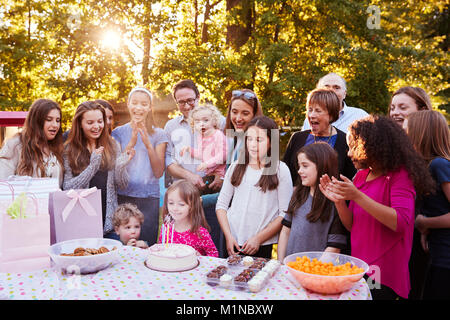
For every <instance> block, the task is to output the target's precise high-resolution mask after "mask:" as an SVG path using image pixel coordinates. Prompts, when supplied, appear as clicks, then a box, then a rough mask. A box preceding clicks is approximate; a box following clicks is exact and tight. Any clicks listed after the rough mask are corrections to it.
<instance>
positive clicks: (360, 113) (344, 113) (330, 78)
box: [302, 72, 369, 133]
mask: <svg viewBox="0 0 450 320" xmlns="http://www.w3.org/2000/svg"><path fill="white" fill-rule="evenodd" d="M316 88H328V89H331V90H333V91H334V93H336V95H337V96H338V98H339V101H340V103H341V110H340V111H339V118H338V119H337V120H336V121H335V122H333V123H332V125H333V126H334V127H336V128H338V129H339V130H341V131H344V132H345V133H347V131H348V127H349V126H350V124H351V123H352V122H353V121H355V120H359V119H361V118H364V117H366V116H368V115H369V114H368V113H367V112H366V111H364V110H363V109H360V108H355V107H349V106H347V104H346V103H345V101H344V99H345V96H346V94H347V84H346V83H345V80H344V78H342V77H341V76H340V75H338V74H336V73H333V72H332V73H328V74H327V75H325V76H323V77H322V78H320V79H319V81H318V82H317V85H316ZM310 128H311V126H310V124H309V121H308V118H305V121H304V122H303V127H302V130H308V129H310Z"/></svg>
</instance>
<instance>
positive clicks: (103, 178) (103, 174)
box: [89, 170, 108, 226]
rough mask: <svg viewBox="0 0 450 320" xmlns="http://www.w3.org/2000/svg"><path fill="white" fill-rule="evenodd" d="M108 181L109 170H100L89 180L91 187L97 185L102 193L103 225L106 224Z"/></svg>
mask: <svg viewBox="0 0 450 320" xmlns="http://www.w3.org/2000/svg"><path fill="white" fill-rule="evenodd" d="M107 181H108V171H106V170H105V171H101V170H98V171H97V172H96V173H95V175H94V176H93V177H92V179H91V181H90V182H89V188H92V187H97V189H99V190H100V191H101V194H102V221H103V226H105V217H106V189H107Z"/></svg>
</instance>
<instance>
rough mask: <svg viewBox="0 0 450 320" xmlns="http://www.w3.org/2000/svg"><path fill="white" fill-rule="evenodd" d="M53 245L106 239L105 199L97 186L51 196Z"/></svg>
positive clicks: (51, 235)
mask: <svg viewBox="0 0 450 320" xmlns="http://www.w3.org/2000/svg"><path fill="white" fill-rule="evenodd" d="M49 207H50V210H49V211H50V243H51V244H54V243H57V242H61V241H66V240H73V239H81V238H103V220H102V198H101V191H100V190H99V189H97V188H96V187H93V188H90V189H77V190H74V189H71V190H66V191H55V192H52V193H50V199H49Z"/></svg>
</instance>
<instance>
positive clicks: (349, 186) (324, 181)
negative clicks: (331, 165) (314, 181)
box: [319, 174, 360, 202]
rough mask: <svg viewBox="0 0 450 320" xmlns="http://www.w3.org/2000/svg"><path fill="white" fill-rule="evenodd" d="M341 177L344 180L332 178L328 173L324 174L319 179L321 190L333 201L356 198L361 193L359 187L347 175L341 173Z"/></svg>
mask: <svg viewBox="0 0 450 320" xmlns="http://www.w3.org/2000/svg"><path fill="white" fill-rule="evenodd" d="M340 178H341V179H342V181H340V180H338V179H336V178H335V177H331V178H330V177H329V176H328V175H327V174H324V175H322V177H320V179H319V189H320V191H321V192H322V193H323V194H324V195H325V197H327V198H328V199H329V200H331V201H333V202H338V201H345V200H355V199H356V198H357V197H358V196H359V195H360V191H359V190H358V188H356V187H355V185H354V184H353V182H352V181H351V180H350V179H348V178H347V177H346V176H343V175H342V174H341V175H340Z"/></svg>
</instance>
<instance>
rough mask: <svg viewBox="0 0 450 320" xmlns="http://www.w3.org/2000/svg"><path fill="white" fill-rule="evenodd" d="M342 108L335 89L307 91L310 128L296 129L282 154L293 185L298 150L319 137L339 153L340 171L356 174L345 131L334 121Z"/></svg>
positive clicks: (349, 175)
mask: <svg viewBox="0 0 450 320" xmlns="http://www.w3.org/2000/svg"><path fill="white" fill-rule="evenodd" d="M339 110H340V102H339V98H338V96H337V95H336V93H334V91H332V90H330V89H314V90H313V91H311V92H310V93H309V94H308V98H307V100H306V115H307V117H308V121H309V123H310V125H311V129H310V130H305V131H299V132H296V133H294V134H293V135H292V136H291V138H290V140H289V143H288V145H287V148H286V152H285V153H284V158H283V161H284V162H285V163H286V164H287V166H288V167H289V170H290V172H291V178H292V181H293V182H294V185H296V182H297V181H298V174H297V171H298V169H299V168H298V164H297V152H298V150H299V149H300V148H301V147H303V146H306V145H309V144H312V143H316V142H319V141H324V142H326V143H328V144H329V145H330V146H331V147H332V148H333V149H334V150H336V152H337V153H338V163H339V164H338V169H339V173H341V174H343V175H345V176H346V177H347V178H350V179H351V178H353V176H354V175H355V173H356V170H355V167H354V166H353V164H352V162H351V161H350V158H349V157H348V156H347V152H348V146H347V142H346V135H345V133H344V132H343V131H341V130H339V129H336V128H335V127H334V126H332V125H331V123H333V122H334V121H336V119H337V118H338V117H339Z"/></svg>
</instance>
